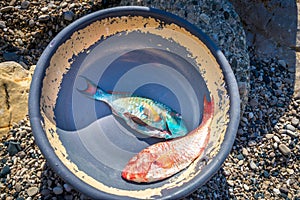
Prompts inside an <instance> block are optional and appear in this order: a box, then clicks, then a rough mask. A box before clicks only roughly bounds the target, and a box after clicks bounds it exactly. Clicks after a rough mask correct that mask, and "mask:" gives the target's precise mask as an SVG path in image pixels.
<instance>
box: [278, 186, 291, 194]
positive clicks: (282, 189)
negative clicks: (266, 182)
mask: <svg viewBox="0 0 300 200" xmlns="http://www.w3.org/2000/svg"><path fill="white" fill-rule="evenodd" d="M279 190H280V192H282V193H285V194H287V193H289V189H288V188H286V187H280V188H279Z"/></svg>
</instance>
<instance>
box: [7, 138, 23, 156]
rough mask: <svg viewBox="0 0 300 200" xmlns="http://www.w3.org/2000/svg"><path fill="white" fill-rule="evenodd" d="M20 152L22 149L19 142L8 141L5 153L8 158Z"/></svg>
mask: <svg viewBox="0 0 300 200" xmlns="http://www.w3.org/2000/svg"><path fill="white" fill-rule="evenodd" d="M21 150H22V149H21V146H20V143H19V142H13V141H9V143H8V147H7V151H8V153H9V155H10V156H14V155H16V154H17V153H18V152H19V151H21Z"/></svg>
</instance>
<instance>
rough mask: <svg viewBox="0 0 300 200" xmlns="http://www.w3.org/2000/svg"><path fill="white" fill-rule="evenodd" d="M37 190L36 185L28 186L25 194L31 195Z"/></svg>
mask: <svg viewBox="0 0 300 200" xmlns="http://www.w3.org/2000/svg"><path fill="white" fill-rule="evenodd" d="M38 191H39V188H38V187H30V188H28V189H27V194H28V196H30V197H33V196H35V195H36V194H37V193H38Z"/></svg>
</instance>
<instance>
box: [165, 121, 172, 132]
mask: <svg viewBox="0 0 300 200" xmlns="http://www.w3.org/2000/svg"><path fill="white" fill-rule="evenodd" d="M165 133H167V134H169V135H172V132H171V131H170V129H169V125H168V122H167V121H166V131H165Z"/></svg>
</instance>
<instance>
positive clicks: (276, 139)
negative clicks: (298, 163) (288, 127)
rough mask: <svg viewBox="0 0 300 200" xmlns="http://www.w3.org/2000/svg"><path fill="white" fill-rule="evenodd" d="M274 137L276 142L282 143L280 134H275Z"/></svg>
mask: <svg viewBox="0 0 300 200" xmlns="http://www.w3.org/2000/svg"><path fill="white" fill-rule="evenodd" d="M273 139H274V141H275V142H277V143H280V139H279V137H278V136H276V135H274V137H273Z"/></svg>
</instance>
